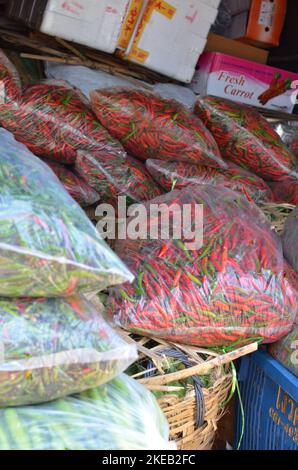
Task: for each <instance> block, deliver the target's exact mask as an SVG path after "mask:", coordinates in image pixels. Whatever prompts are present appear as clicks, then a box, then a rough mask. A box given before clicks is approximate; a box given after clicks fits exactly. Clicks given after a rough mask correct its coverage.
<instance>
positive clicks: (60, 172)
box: [44, 160, 100, 207]
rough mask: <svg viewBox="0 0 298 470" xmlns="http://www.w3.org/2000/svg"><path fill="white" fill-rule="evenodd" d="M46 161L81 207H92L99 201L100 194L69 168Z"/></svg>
mask: <svg viewBox="0 0 298 470" xmlns="http://www.w3.org/2000/svg"><path fill="white" fill-rule="evenodd" d="M44 161H45V163H46V164H47V165H48V166H49V167H50V168H51V170H53V172H54V173H55V175H56V176H57V177H58V178H59V180H60V181H61V183H62V184H63V186H64V188H65V189H66V191H67V192H68V193H69V194H70V195H71V197H72V198H73V199H74V200H75V201H76V202H77V203H78V204H79V205H80V206H81V207H88V206H92V205H93V204H95V203H96V202H98V201H99V199H100V196H99V194H98V193H97V192H96V191H95V190H94V189H93V188H91V186H89V185H88V184H87V183H86V182H85V181H83V180H82V178H79V177H78V176H77V175H76V174H75V173H74V172H73V171H71V170H70V169H69V168H66V167H65V166H63V165H60V164H59V163H56V162H53V161H51V160H44Z"/></svg>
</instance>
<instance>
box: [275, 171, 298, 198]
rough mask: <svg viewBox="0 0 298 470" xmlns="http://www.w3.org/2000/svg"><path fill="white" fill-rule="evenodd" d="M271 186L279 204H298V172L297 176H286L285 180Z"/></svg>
mask: <svg viewBox="0 0 298 470" xmlns="http://www.w3.org/2000/svg"><path fill="white" fill-rule="evenodd" d="M270 187H271V189H272V193H273V199H274V201H275V202H276V203H277V204H284V203H286V204H294V205H298V174H297V178H294V177H293V178H291V177H289V178H284V180H283V181H279V182H277V183H272V184H270Z"/></svg>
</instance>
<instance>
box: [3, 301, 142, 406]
mask: <svg viewBox="0 0 298 470" xmlns="http://www.w3.org/2000/svg"><path fill="white" fill-rule="evenodd" d="M0 345H1V354H2V358H1V362H0V407H8V406H20V405H28V404H35V403H42V402H47V401H51V400H55V399H57V398H61V397H64V396H66V395H71V394H73V393H79V392H82V391H85V390H88V389H89V388H92V387H97V386H99V385H101V384H103V383H105V382H108V381H109V380H111V379H113V378H114V377H116V376H117V375H118V374H119V373H121V372H123V371H124V370H125V369H126V368H127V367H128V366H129V365H130V364H131V363H132V362H133V361H134V360H135V359H136V357H137V353H136V350H135V347H134V346H133V345H128V344H127V343H126V342H125V341H124V340H122V339H121V338H120V337H119V336H118V335H117V334H116V333H115V332H114V331H113V330H112V329H111V327H110V326H109V325H108V324H107V323H106V322H105V321H104V320H103V318H102V317H101V312H99V311H98V308H96V307H95V306H94V305H93V304H92V303H90V302H88V301H87V300H86V299H84V298H83V297H69V298H67V299H46V298H42V299H8V298H6V299H5V298H1V299H0Z"/></svg>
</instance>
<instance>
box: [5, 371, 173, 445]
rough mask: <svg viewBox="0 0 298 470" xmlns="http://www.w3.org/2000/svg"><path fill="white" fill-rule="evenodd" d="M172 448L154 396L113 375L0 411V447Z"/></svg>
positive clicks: (123, 377) (167, 430)
mask: <svg viewBox="0 0 298 470" xmlns="http://www.w3.org/2000/svg"><path fill="white" fill-rule="evenodd" d="M143 449H147V450H166V449H168V450H170V449H172V450H174V449H175V445H174V444H173V443H170V442H169V427H168V423H167V421H166V419H165V417H164V415H163V414H162V412H161V410H160V408H159V406H158V404H157V402H156V400H155V398H154V396H153V395H152V394H151V393H150V392H149V391H148V390H146V389H145V388H144V387H143V386H142V385H140V384H138V382H136V381H135V380H133V379H131V378H129V377H127V376H126V375H124V374H122V375H120V376H119V377H118V378H116V379H114V380H112V381H110V382H109V383H107V384H105V385H102V386H101V387H99V388H93V389H91V390H89V391H87V392H84V393H82V394H79V395H74V396H71V397H67V398H64V399H61V400H57V401H54V402H51V403H46V404H43V405H36V406H26V407H20V408H7V409H0V450H96V451H98V450H143Z"/></svg>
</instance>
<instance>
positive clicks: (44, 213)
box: [0, 129, 133, 297]
mask: <svg viewBox="0 0 298 470" xmlns="http://www.w3.org/2000/svg"><path fill="white" fill-rule="evenodd" d="M0 147H1V148H0V187H1V193H0V227H1V228H0V296H5V297H22V296H30V297H57V296H68V295H71V294H73V293H74V292H89V291H94V290H97V291H98V290H100V289H105V288H106V287H107V286H109V285H112V284H114V283H115V284H117V283H122V282H124V281H126V280H132V279H133V277H132V275H131V273H130V272H129V271H128V269H127V268H126V267H125V266H124V264H123V263H122V262H121V261H120V259H119V258H118V257H117V256H116V255H115V254H114V253H113V252H112V251H111V249H110V248H109V247H108V246H107V245H106V243H105V242H104V241H103V240H102V239H101V238H100V236H99V234H98V233H97V231H96V229H95V227H94V226H93V225H92V223H91V222H90V220H89V219H88V218H87V216H86V215H85V213H84V212H83V211H82V209H81V208H80V207H79V206H78V204H77V203H76V202H75V201H74V200H73V199H72V198H71V197H70V196H69V194H68V193H67V192H66V191H65V189H64V188H63V186H62V185H61V183H60V182H59V180H58V178H57V177H56V176H55V175H54V173H53V172H52V171H51V169H50V168H49V167H48V166H47V165H46V164H45V163H44V162H42V161H41V160H40V159H39V158H37V157H35V156H34V155H33V154H32V153H31V152H30V151H29V150H28V149H27V148H26V147H25V146H24V145H22V144H20V143H19V142H17V141H16V140H15V139H14V137H13V135H12V134H10V133H9V132H7V131H6V130H5V129H0Z"/></svg>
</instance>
